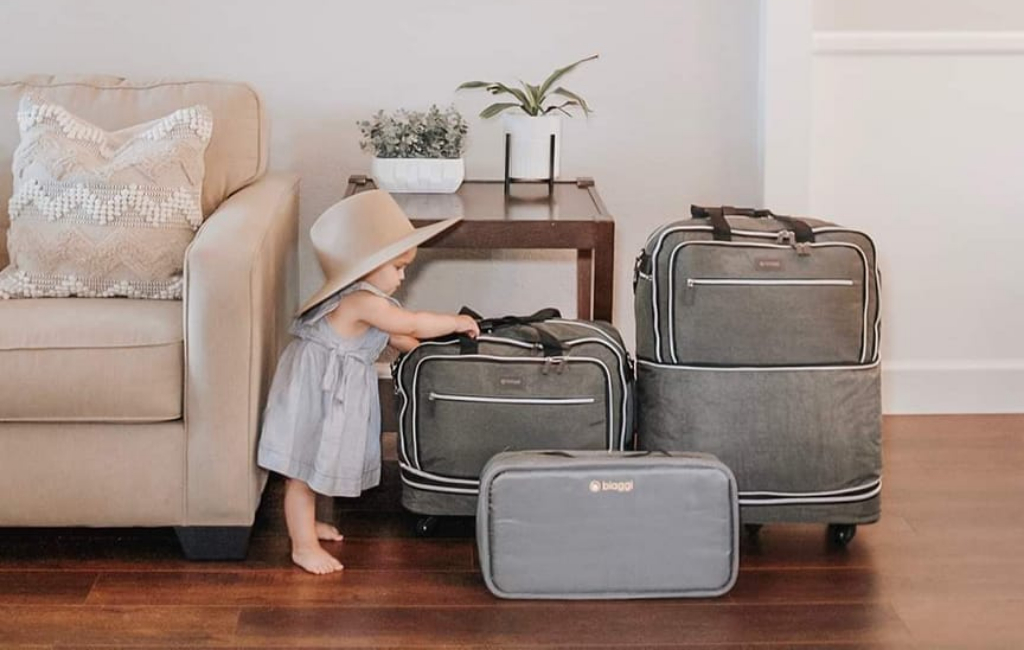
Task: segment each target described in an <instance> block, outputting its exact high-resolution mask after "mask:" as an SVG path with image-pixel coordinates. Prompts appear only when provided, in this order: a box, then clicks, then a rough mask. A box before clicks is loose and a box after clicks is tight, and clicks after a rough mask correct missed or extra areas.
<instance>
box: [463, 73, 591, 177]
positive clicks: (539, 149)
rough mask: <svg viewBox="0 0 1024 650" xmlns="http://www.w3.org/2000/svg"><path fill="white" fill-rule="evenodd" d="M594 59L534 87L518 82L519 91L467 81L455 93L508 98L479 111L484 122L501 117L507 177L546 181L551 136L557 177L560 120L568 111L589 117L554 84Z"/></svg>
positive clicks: (576, 99)
mask: <svg viewBox="0 0 1024 650" xmlns="http://www.w3.org/2000/svg"><path fill="white" fill-rule="evenodd" d="M597 56H598V55H596V54H595V55H593V56H588V57H587V58H585V59H580V60H579V61H576V62H575V63H572V64H570V65H567V66H565V67H564V68H558V69H557V70H555V71H554V72H552V73H551V74H550V75H549V76H548V78H547V79H545V80H544V81H543V82H542V83H540V84H537V85H534V84H528V83H526V82H524V81H520V82H519V87H515V86H511V85H506V84H503V83H501V82H498V81H467V82H466V83H464V84H461V85H460V86H459V87H458V88H457V89H456V90H464V89H473V88H483V89H484V90H486V91H487V92H489V93H490V94H491V95H494V96H495V97H498V96H505V95H508V97H507V98H505V97H502V100H503V101H498V102H495V103H493V104H491V105H489V106H487V107H486V108H484V109H483V110H482V111H480V117H482V118H485V119H487V118H491V117H494V116H496V115H499V114H500V115H501V116H502V124H503V127H504V132H505V133H506V134H509V136H510V140H509V141H510V145H509V146H510V148H511V151H510V159H509V175H510V176H512V177H513V178H523V179H546V178H547V177H548V170H549V158H550V141H551V136H552V135H554V136H555V159H554V175H555V176H558V174H559V171H560V169H561V157H562V119H561V116H562V115H566V116H571V115H572V113H570V110H573V109H578V110H581V111H583V114H584V115H589V114H590V112H591V109H590V106H589V105H588V104H587V102H586V101H585V100H584V99H583V98H582V97H581V96H580V95H578V94H577V93H575V92H573V91H571V90H569V89H567V88H565V87H563V86H561V85H557V84H558V82H559V81H560V80H561V79H562V77H564V76H565V75H567V74H568V73H570V72H572V71H573V70H574V69H575V68H576V66H578V65H580V64H582V63H586V62H587V61H593V60H594V59H596V58H597ZM505 99H508V100H510V101H504V100H505Z"/></svg>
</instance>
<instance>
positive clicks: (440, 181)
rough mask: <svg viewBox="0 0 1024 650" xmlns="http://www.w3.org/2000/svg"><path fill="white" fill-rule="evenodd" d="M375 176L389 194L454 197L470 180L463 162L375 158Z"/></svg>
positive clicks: (458, 160)
mask: <svg viewBox="0 0 1024 650" xmlns="http://www.w3.org/2000/svg"><path fill="white" fill-rule="evenodd" d="M370 169H371V172H370V173H371V174H372V175H373V180H374V181H375V182H376V183H377V187H378V188H380V189H382V190H387V191H388V192H394V193H402V192H416V193H422V194H450V193H451V192H454V191H455V190H457V189H459V186H460V185H462V181H463V179H464V178H465V177H466V165H465V163H464V162H463V160H462V158H374V159H373V164H372V165H371V168H370Z"/></svg>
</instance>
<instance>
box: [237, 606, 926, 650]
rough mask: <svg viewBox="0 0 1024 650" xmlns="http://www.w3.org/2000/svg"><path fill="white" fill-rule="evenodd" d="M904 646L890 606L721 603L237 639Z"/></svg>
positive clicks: (285, 615)
mask: <svg viewBox="0 0 1024 650" xmlns="http://www.w3.org/2000/svg"><path fill="white" fill-rule="evenodd" d="M639 634H642V635H643V637H642V643H645V644H650V645H652V646H654V645H659V644H661V645H671V644H676V645H677V646H678V647H685V644H687V643H689V644H708V643H755V642H757V643H763V642H775V643H812V642H831V643H835V642H851V643H856V642H875V643H888V642H895V643H909V642H911V638H910V636H909V633H908V632H907V629H906V628H905V627H904V625H903V623H902V622H901V621H900V620H899V617H898V616H897V615H896V613H895V612H894V611H893V610H892V608H891V607H889V606H888V605H861V604H855V605H845V604H838V605H800V606H792V605H753V606H748V605H728V604H706V605H693V604H680V603H654V602H650V601H628V602H616V603H587V602H571V603H559V604H558V605H557V606H553V605H552V604H551V603H543V602H541V603H535V604H533V605H532V606H520V607H429V606H424V607H421V608H418V609H417V610H415V611H414V613H410V612H409V610H407V609H404V608H358V609H357V608H304V609H294V608H255V609H246V610H244V611H243V612H242V615H241V618H240V620H239V626H238V639H239V641H248V640H249V639H259V640H266V641H274V640H278V639H280V640H284V639H287V640H288V641H289V642H292V643H295V644H297V645H302V644H318V643H319V644H337V645H338V646H339V647H344V646H345V645H355V646H358V645H376V646H381V647H402V648H414V647H424V646H430V645H439V644H449V645H452V646H461V645H465V644H484V645H492V646H494V647H499V646H502V645H509V644H517V643H518V644H524V643H532V644H535V645H556V644H559V643H561V644H566V643H577V644H603V645H606V646H611V647H627V646H629V645H630V644H635V643H637V642H638V635H639Z"/></svg>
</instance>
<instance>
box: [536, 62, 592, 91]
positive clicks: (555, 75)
mask: <svg viewBox="0 0 1024 650" xmlns="http://www.w3.org/2000/svg"><path fill="white" fill-rule="evenodd" d="M597 56H598V55H596V54H595V55H593V56H588V57H587V58H585V59H580V60H579V61H576V62H575V63H570V64H569V65H567V66H565V67H564V68H559V69H557V70H555V71H554V72H552V73H551V76H550V77H548V78H547V79H545V80H544V83H542V84H541V86H540V94H541V95H547V93H548V90H550V89H551V86H553V85H555V82H556V81H558V80H559V79H561V78H562V77H564V76H565V75H567V74H569V73H570V72H572V71H573V69H574V68H575V67H576V66H578V65H579V64H581V63H586V62H587V61H593V60H594V59H596V58H597Z"/></svg>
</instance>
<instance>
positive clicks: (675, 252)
mask: <svg viewBox="0 0 1024 650" xmlns="http://www.w3.org/2000/svg"><path fill="white" fill-rule="evenodd" d="M686 246H737V247H741V248H769V249H780V248H781V249H788V248H790V247H789V246H787V245H784V244H762V243H760V242H731V241H730V242H727V241H713V240H701V239H690V240H687V241H684V242H681V243H679V244H676V247H675V248H673V249H672V253H671V254H670V255H669V261H668V295H669V301H668V351H669V354H671V355H672V362H673V363H679V355H678V354H677V353H676V342H675V328H674V327H672V324H673V323H674V322H675V301H674V300H672V297H673V296H674V295H675V291H674V289H675V275H676V274H675V268H676V260H678V259H679V252H680V251H681V250H682V249H683V248H684V247H686ZM808 246H811V247H812V248H836V247H838V248H852V249H853V250H855V251H857V253H858V254H859V255H860V258H861V262H862V266H863V268H864V300H863V312H864V317H863V320H862V322H861V329H860V332H861V341H860V362H861V363H864V360H865V356H866V355H867V352H868V349H867V348H868V306H869V303H870V302H871V300H870V295H869V294H870V287H868V279H869V278H870V275H869V274H868V268H869V265H868V257H867V255H866V254H865V253H864V250H863V249H862V248H861V247H860V246H857V245H855V244H851V243H849V242H820V243H813V244H808ZM659 329H660V324H659V323H658V321H657V320H655V321H654V332H655V338H656V339H657V338H658V330H659ZM659 361H660V358H659Z"/></svg>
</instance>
